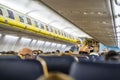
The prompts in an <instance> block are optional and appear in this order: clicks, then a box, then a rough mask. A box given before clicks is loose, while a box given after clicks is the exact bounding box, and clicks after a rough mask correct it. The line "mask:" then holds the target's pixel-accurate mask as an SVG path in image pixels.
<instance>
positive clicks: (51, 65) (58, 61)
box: [40, 56, 74, 74]
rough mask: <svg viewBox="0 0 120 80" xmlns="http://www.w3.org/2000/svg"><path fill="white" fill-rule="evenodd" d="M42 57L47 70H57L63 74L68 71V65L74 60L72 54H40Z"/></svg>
mask: <svg viewBox="0 0 120 80" xmlns="http://www.w3.org/2000/svg"><path fill="white" fill-rule="evenodd" d="M40 57H41V58H43V59H44V60H45V61H46V63H47V67H48V71H49V72H53V71H59V72H63V73H65V74H68V73H69V70H70V66H71V64H72V62H73V61H74V57H72V56H40Z"/></svg>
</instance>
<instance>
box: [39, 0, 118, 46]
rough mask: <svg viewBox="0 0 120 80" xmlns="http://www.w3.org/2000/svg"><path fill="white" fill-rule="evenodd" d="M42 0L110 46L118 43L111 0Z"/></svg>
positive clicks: (41, 0)
mask: <svg viewBox="0 0 120 80" xmlns="http://www.w3.org/2000/svg"><path fill="white" fill-rule="evenodd" d="M38 1H39V0H38ZM40 2H42V3H43V4H45V5H47V6H48V7H50V8H51V9H53V10H54V11H55V12H57V13H58V14H60V15H61V16H62V17H64V18H65V19H67V20H68V21H70V22H72V23H73V24H74V25H76V26H77V27H78V28H79V29H81V30H83V31H84V32H86V33H88V34H89V35H90V36H92V37H93V38H95V39H96V40H98V41H100V42H101V43H103V44H105V45H108V46H116V45H117V42H116V37H115V36H116V34H115V30H114V23H113V18H112V11H111V4H110V0H40Z"/></svg>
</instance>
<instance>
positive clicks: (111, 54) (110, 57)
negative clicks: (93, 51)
mask: <svg viewBox="0 0 120 80" xmlns="http://www.w3.org/2000/svg"><path fill="white" fill-rule="evenodd" d="M118 55H119V54H118V53H117V52H116V51H114V50H110V51H109V52H108V53H107V54H106V56H105V59H106V60H116V59H114V57H115V56H118Z"/></svg>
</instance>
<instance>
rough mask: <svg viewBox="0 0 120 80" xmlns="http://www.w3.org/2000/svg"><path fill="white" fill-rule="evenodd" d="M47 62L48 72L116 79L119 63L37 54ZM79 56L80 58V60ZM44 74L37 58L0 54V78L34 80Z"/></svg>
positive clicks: (82, 78) (80, 79)
mask: <svg viewBox="0 0 120 80" xmlns="http://www.w3.org/2000/svg"><path fill="white" fill-rule="evenodd" d="M39 57H40V58H42V59H44V60H45V62H46V63H47V68H48V72H52V71H58V72H63V73H65V74H68V75H70V76H72V77H73V78H74V79H75V80H105V79H107V80H108V79H109V80H118V79H119V78H120V77H119V74H120V69H119V67H120V64H119V63H106V62H94V61H89V60H88V58H87V57H83V56H82V57H80V56H79V57H78V59H79V62H77V61H76V60H75V57H73V56H39ZM80 58H81V60H80ZM43 74H45V72H44V69H43V65H42V63H40V62H39V61H38V60H35V59H34V60H31V59H25V60H22V59H20V57H18V56H7V55H6V56H0V75H1V76H0V79H2V80H8V79H9V80H36V79H37V78H38V77H39V76H41V75H43Z"/></svg>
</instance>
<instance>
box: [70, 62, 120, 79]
mask: <svg viewBox="0 0 120 80" xmlns="http://www.w3.org/2000/svg"><path fill="white" fill-rule="evenodd" d="M70 76H71V77H73V78H74V79H75V80H120V63H105V62H88V61H81V62H79V63H76V62H74V63H73V64H72V67H71V70H70Z"/></svg>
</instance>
